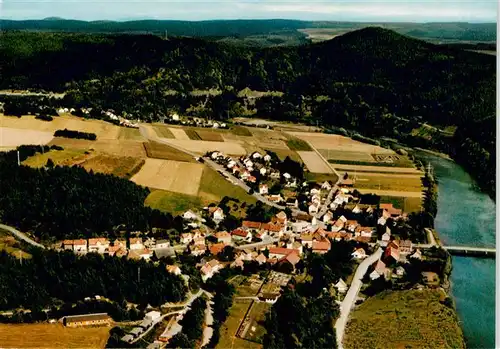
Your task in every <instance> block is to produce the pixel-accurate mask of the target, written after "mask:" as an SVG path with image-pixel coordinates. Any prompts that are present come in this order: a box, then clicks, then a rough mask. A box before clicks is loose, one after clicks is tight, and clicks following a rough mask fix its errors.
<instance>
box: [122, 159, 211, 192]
mask: <svg viewBox="0 0 500 349" xmlns="http://www.w3.org/2000/svg"><path fill="white" fill-rule="evenodd" d="M202 173H203V165H202V164H193V163H187V162H179V161H170V160H159V159H149V158H148V159H146V163H145V164H144V165H143V166H142V168H141V170H140V171H139V172H138V173H137V174H136V175H134V176H133V177H132V178H131V181H133V182H135V183H137V184H139V185H143V186H145V187H151V188H156V189H162V190H167V191H173V192H176V193H182V194H188V195H197V194H198V188H199V185H200V180H201V175H202Z"/></svg>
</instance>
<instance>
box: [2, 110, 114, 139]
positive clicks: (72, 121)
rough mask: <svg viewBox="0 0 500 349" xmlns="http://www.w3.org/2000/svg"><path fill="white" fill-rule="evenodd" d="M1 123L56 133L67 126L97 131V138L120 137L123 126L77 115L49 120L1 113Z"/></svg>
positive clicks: (7, 125)
mask: <svg viewBox="0 0 500 349" xmlns="http://www.w3.org/2000/svg"><path fill="white" fill-rule="evenodd" d="M0 125H2V126H3V127H13V128H20V129H30V130H37V131H45V132H50V133H52V134H54V132H55V131H56V130H62V129H65V128H67V129H68V130H78V131H82V132H89V133H95V134H96V136H97V139H118V138H119V136H120V133H121V130H122V129H123V127H119V126H116V125H113V124H111V123H109V122H106V121H101V120H95V119H92V120H86V119H82V118H79V117H76V116H56V117H54V120H52V121H50V122H47V121H43V120H38V119H35V117H34V116H32V115H27V116H23V117H21V118H17V117H9V116H4V115H0Z"/></svg>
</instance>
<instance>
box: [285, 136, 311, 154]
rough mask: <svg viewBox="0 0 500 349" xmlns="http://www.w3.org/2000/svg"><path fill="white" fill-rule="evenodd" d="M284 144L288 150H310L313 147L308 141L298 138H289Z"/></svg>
mask: <svg viewBox="0 0 500 349" xmlns="http://www.w3.org/2000/svg"><path fill="white" fill-rule="evenodd" d="M286 145H287V146H288V148H290V150H298V151H312V150H313V149H312V148H311V147H310V146H309V143H307V142H306V141H304V140H302V139H299V138H295V137H294V138H290V139H288V140H287V141H286Z"/></svg>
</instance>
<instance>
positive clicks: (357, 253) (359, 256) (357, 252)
mask: <svg viewBox="0 0 500 349" xmlns="http://www.w3.org/2000/svg"><path fill="white" fill-rule="evenodd" d="M351 256H352V257H353V258H356V259H363V258H366V252H365V250H364V249H362V248H358V249H356V250H355V251H354V252H353V253H351Z"/></svg>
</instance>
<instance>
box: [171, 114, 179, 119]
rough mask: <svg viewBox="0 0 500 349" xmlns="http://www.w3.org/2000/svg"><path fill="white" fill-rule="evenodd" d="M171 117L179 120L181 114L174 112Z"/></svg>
mask: <svg viewBox="0 0 500 349" xmlns="http://www.w3.org/2000/svg"><path fill="white" fill-rule="evenodd" d="M170 117H171V118H172V120H174V121H179V115H178V114H177V113H173V114H172V115H170Z"/></svg>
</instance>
